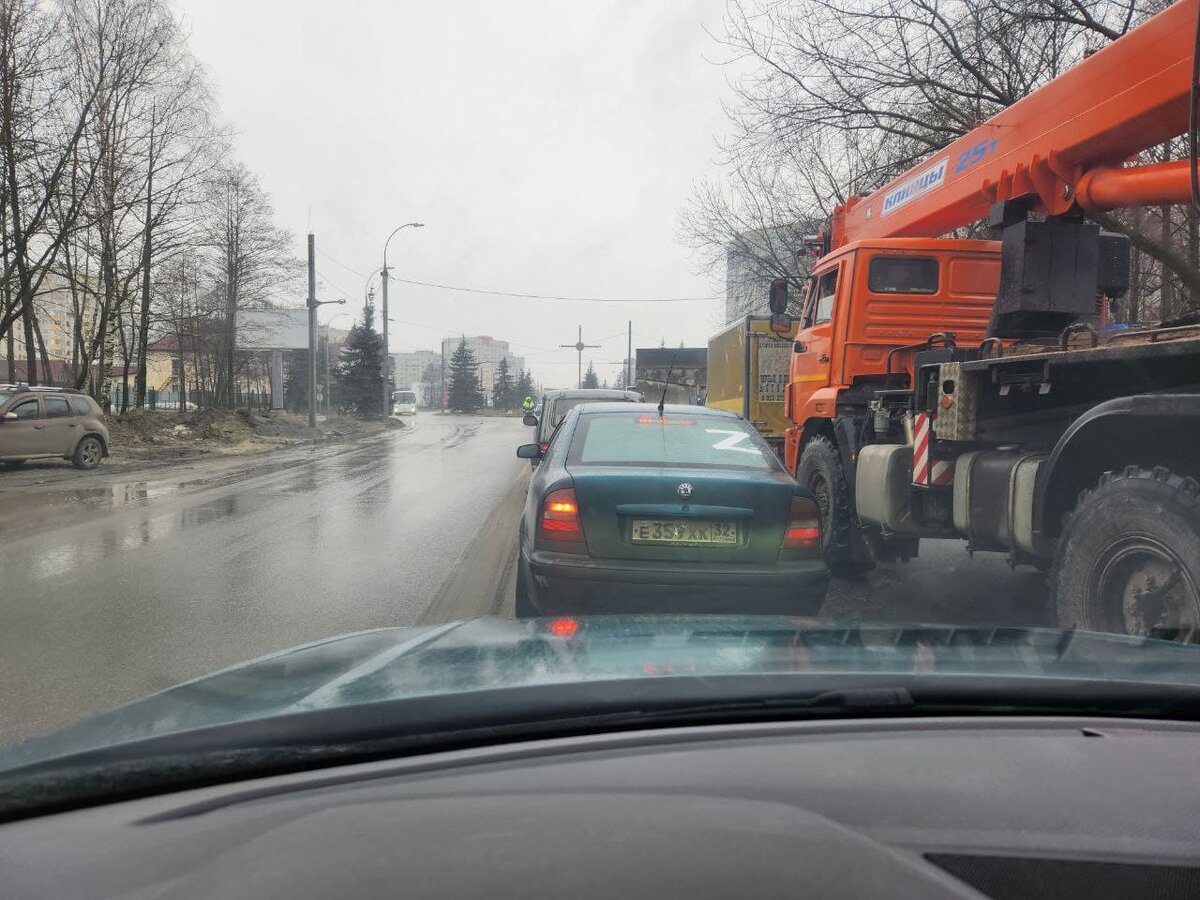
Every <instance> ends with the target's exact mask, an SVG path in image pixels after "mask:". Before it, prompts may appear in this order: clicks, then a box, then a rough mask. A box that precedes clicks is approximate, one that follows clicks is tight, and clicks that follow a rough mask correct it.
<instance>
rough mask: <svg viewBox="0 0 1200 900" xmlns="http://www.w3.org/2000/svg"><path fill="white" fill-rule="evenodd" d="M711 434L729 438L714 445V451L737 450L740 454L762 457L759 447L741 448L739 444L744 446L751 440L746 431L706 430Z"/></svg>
mask: <svg viewBox="0 0 1200 900" xmlns="http://www.w3.org/2000/svg"><path fill="white" fill-rule="evenodd" d="M704 430H705V431H706V432H708V433H709V434H727V435H729V437H727V438H724V439H723V440H720V441H717V442H716V443H715V444H713V445H712V447H713V449H714V450H736V451H737V452H739V453H753V454H754V455H755V456H758V455H760V454H759V452H758V448H757V447H740V446H738V445H739V444H744V443H745V442H746V441H748V440H749V439H750V435H748V434H747V433H746V432H744V431H730V430H728V429H725V428H705V429H704Z"/></svg>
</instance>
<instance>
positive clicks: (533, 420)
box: [521, 413, 538, 427]
mask: <svg viewBox="0 0 1200 900" xmlns="http://www.w3.org/2000/svg"><path fill="white" fill-rule="evenodd" d="M521 422H522V423H523V424H525V425H532V426H534V427H536V426H537V423H538V421H537V416H535V415H534V414H533V413H525V415H523V416H522V417H521Z"/></svg>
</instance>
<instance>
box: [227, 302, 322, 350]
mask: <svg viewBox="0 0 1200 900" xmlns="http://www.w3.org/2000/svg"><path fill="white" fill-rule="evenodd" d="M307 347H308V310H307V309H306V308H303V307H301V308H300V309H249V310H245V311H243V312H240V313H238V317H237V349H239V350H303V349H305V348H307Z"/></svg>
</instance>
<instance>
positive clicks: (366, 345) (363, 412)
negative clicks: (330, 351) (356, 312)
mask: <svg viewBox="0 0 1200 900" xmlns="http://www.w3.org/2000/svg"><path fill="white" fill-rule="evenodd" d="M382 366H383V337H382V336H381V335H380V334H379V333H378V332H377V331H376V330H375V310H374V309H372V308H371V307H370V306H364V307H363V318H362V324H361V325H355V326H354V327H353V328H351V329H350V334H349V335H348V336H347V338H346V345H345V347H344V348H343V349H342V355H341V357H340V358H339V359H338V362H337V366H336V367H334V373H333V374H334V378H335V380H336V381H337V394H338V399H339V401H340V402H341V403H342V404H343V405H344V406H346V407H347V408H348V409H349V410H350V411H351V412H353V413H355V414H356V415H358V416H379V415H382V414H383V381H382V377H383V376H382V374H381V372H380V369H381V367H382Z"/></svg>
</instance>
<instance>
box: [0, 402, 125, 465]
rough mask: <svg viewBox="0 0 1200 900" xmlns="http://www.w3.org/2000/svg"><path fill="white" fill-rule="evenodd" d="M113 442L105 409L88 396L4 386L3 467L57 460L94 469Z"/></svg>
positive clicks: (0, 422) (0, 421) (0, 409)
mask: <svg viewBox="0 0 1200 900" xmlns="http://www.w3.org/2000/svg"><path fill="white" fill-rule="evenodd" d="M108 442H109V438H108V429H107V428H106V427H105V426H104V417H103V413H101V411H100V407H99V406H97V405H96V401H95V400H93V399H92V398H91V397H89V396H88V395H87V394H84V393H83V392H82V391H75V390H70V389H68V388H53V387H30V386H29V385H27V384H0V465H2V466H4V467H8V468H15V467H16V466H19V465H21V463H23V462H25V460H27V459H38V458H44V457H56V456H57V457H62V458H63V459H69V460H70V461H71V462H72V463H74V465H75V468H77V469H94V468H96V466H98V465H100V460H102V459H103V458H104V457H106V456H108Z"/></svg>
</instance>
